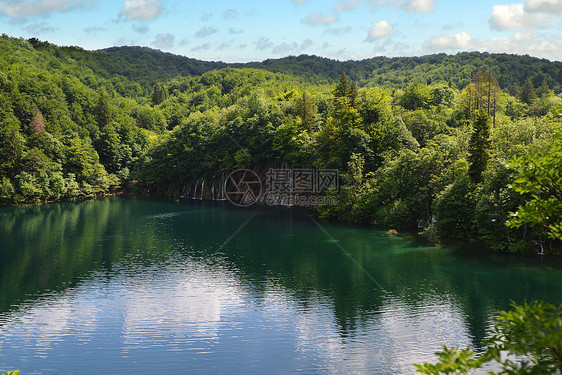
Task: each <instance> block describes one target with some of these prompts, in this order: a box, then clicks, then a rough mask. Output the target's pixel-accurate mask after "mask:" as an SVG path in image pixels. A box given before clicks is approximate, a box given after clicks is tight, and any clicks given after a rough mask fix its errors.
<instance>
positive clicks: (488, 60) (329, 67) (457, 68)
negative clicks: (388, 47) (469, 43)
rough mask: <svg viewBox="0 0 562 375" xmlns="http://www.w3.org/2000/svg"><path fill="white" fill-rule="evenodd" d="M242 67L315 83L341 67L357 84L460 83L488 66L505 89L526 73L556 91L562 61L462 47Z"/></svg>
mask: <svg viewBox="0 0 562 375" xmlns="http://www.w3.org/2000/svg"><path fill="white" fill-rule="evenodd" d="M245 66H250V67H254V68H261V69H267V70H269V71H272V72H281V73H286V74H292V75H299V76H306V77H309V78H311V79H313V80H314V81H316V82H317V83H334V82H336V81H337V79H338V78H339V77H340V75H341V74H342V73H343V72H345V73H346V74H347V75H348V76H349V77H350V78H351V79H353V80H355V81H357V83H358V86H360V87H372V86H387V87H394V88H397V87H402V86H403V85H404V84H405V83H410V82H414V81H419V82H422V83H427V84H431V83H438V82H451V84H452V85H453V86H456V87H457V88H459V89H462V88H464V87H466V86H467V85H468V84H469V83H470V82H471V81H472V78H473V76H474V73H475V71H476V70H477V69H483V70H488V71H491V72H492V73H493V74H494V75H495V76H496V79H497V80H498V83H499V84H500V87H502V89H504V90H506V89H509V88H510V87H511V86H512V85H513V83H514V82H516V83H517V84H522V83H523V82H524V81H525V79H526V78H527V77H530V78H531V80H532V82H533V84H534V85H535V86H537V87H538V86H539V85H540V84H541V83H542V82H543V80H546V82H547V83H548V85H549V86H550V87H551V88H553V89H554V91H555V92H557V93H559V92H561V91H562V62H559V61H557V62H552V61H549V60H546V59H538V58H535V57H530V56H518V55H508V54H490V53H480V52H463V53H459V54H456V55H447V54H444V53H441V54H436V55H427V56H421V57H394V58H389V57H382V56H381V57H374V58H371V59H366V60H360V61H353V60H349V61H336V60H330V59H326V58H322V57H317V56H308V55H301V56H296V57H295V56H289V57H285V58H282V59H272V60H265V61H263V62H259V63H248V64H245Z"/></svg>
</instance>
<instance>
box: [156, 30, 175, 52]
mask: <svg viewBox="0 0 562 375" xmlns="http://www.w3.org/2000/svg"><path fill="white" fill-rule="evenodd" d="M174 40H175V37H174V36H173V35H172V34H156V40H154V42H152V45H154V46H156V48H159V49H169V48H172V47H173V46H174Z"/></svg>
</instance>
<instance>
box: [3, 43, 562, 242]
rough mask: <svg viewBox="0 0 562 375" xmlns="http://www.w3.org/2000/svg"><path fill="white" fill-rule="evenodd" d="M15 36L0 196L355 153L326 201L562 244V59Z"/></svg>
mask: <svg viewBox="0 0 562 375" xmlns="http://www.w3.org/2000/svg"><path fill="white" fill-rule="evenodd" d="M0 44H1V47H2V48H1V52H0V61H1V64H0V66H1V68H0V85H1V91H0V103H1V106H0V203H4V204H14V203H15V204H21V203H38V202H44V201H55V200H63V199H72V198H81V197H92V196H97V195H103V194H108V193H111V192H113V191H115V190H116V189H123V188H124V189H128V190H129V191H133V192H138V193H148V194H153V195H160V196H180V195H189V192H192V191H193V190H194V189H193V186H195V184H202V181H206V184H205V188H201V187H200V185H199V193H198V194H201V195H203V196H204V197H207V198H209V197H211V194H212V193H211V187H214V186H218V183H219V182H220V180H221V178H223V177H224V176H225V175H226V174H228V173H229V172H230V171H231V170H233V169H236V168H252V169H253V170H255V171H256V172H257V173H258V174H260V175H262V176H263V177H264V180H265V173H266V171H267V170H268V169H269V168H272V167H274V168H275V167H277V168H281V167H283V168H325V169H339V170H340V172H341V184H340V189H339V190H338V191H326V192H323V193H324V194H331V195H334V196H335V197H337V200H338V204H337V205H335V206H321V207H318V211H319V213H320V214H321V215H322V216H323V217H327V218H337V219H342V220H350V221H356V222H369V223H372V222H376V223H380V224H385V225H389V226H392V227H396V228H404V227H406V228H408V227H409V228H419V229H420V230H422V231H423V232H424V233H425V234H426V235H427V236H428V238H429V239H430V240H431V241H438V240H439V239H440V238H441V239H444V238H463V239H475V238H481V239H484V240H485V241H486V242H487V243H488V245H489V246H491V247H492V248H493V249H495V250H497V251H509V252H535V253H536V252H539V251H541V252H545V253H548V252H556V251H557V249H559V248H560V233H561V230H562V229H561V217H562V215H561V212H562V209H561V207H562V203H561V199H560V170H562V168H561V167H560V160H562V159H561V158H560V155H561V154H562V151H561V150H560V144H561V139H560V136H559V135H556V136H555V134H560V132H562V130H561V127H562V121H561V117H560V114H562V98H561V97H560V94H559V93H560V92H561V91H562V63H559V62H550V61H547V60H540V59H535V58H531V57H528V56H512V55H501V54H500V55H493V54H485V53H484V54H483V53H462V54H458V55H455V56H447V55H444V54H440V55H431V56H424V57H412V58H394V59H388V58H373V59H369V60H364V61H348V62H337V61H333V60H329V59H323V58H318V57H313V56H299V57H288V58H284V59H279V60H266V61H264V62H262V63H249V64H231V65H228V64H224V63H210V62H201V61H196V60H192V59H187V58H184V57H179V56H173V55H170V54H165V53H162V52H159V51H154V50H151V49H148V48H140V47H123V48H112V49H108V50H102V51H94V52H90V51H85V50H82V49H80V48H77V47H58V46H55V45H52V44H49V43H46V42H40V41H38V40H30V41H26V40H21V39H14V38H9V37H7V36H5V35H4V36H2V38H1V39H0ZM556 93H558V95H557V94H556ZM557 132H558V133H557ZM514 213H516V214H515V215H514ZM506 222H509V225H508V226H507V225H506Z"/></svg>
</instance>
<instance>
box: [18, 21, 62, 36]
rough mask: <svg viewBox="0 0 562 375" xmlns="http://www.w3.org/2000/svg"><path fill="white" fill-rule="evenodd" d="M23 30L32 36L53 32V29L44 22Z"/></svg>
mask: <svg viewBox="0 0 562 375" xmlns="http://www.w3.org/2000/svg"><path fill="white" fill-rule="evenodd" d="M25 29H26V30H27V31H28V32H29V33H31V34H34V35H39V34H44V33H49V32H53V31H55V29H54V28H53V27H51V26H49V25H48V24H47V23H45V22H41V23H34V24H31V25H29V26H27V27H26V28H25Z"/></svg>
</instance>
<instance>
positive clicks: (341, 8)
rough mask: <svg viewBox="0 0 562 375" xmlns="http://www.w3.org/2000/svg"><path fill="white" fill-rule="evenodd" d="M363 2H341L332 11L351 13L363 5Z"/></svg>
mask: <svg viewBox="0 0 562 375" xmlns="http://www.w3.org/2000/svg"><path fill="white" fill-rule="evenodd" d="M364 2H365V0H343V1H338V2H337V3H336V5H335V6H334V9H335V10H336V11H338V12H345V11H352V10H353V9H355V8H356V7H357V6H359V5H361V4H363V3H364Z"/></svg>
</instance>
